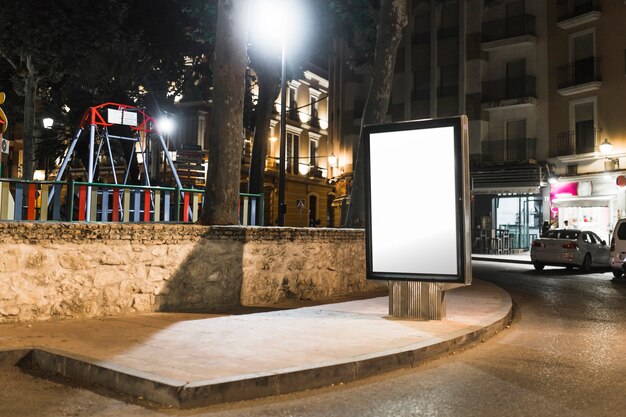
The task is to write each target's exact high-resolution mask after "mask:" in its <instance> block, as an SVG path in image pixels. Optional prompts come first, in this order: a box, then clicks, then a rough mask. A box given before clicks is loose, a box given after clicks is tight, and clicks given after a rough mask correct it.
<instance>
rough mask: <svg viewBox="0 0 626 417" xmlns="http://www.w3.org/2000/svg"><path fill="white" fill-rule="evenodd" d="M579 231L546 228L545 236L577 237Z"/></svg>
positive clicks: (559, 237)
mask: <svg viewBox="0 0 626 417" xmlns="http://www.w3.org/2000/svg"><path fill="white" fill-rule="evenodd" d="M579 233H580V232H579V231H578V230H548V232H547V233H546V236H545V237H547V238H549V239H578V234H579ZM624 233H626V231H625V232H624Z"/></svg>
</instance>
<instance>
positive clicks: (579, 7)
mask: <svg viewBox="0 0 626 417" xmlns="http://www.w3.org/2000/svg"><path fill="white" fill-rule="evenodd" d="M599 11H601V7H600V0H560V1H559V2H558V4H557V18H556V20H557V21H558V22H562V21H564V20H567V19H571V18H573V17H576V16H581V15H584V14H585V13H589V12H599Z"/></svg>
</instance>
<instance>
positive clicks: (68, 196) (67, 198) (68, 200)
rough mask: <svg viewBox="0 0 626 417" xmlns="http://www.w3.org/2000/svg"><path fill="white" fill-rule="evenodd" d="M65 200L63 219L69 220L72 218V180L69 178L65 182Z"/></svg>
mask: <svg viewBox="0 0 626 417" xmlns="http://www.w3.org/2000/svg"><path fill="white" fill-rule="evenodd" d="M65 201H66V202H65V207H67V212H66V213H65V220H67V221H68V222H71V221H73V219H74V180H69V181H68V183H67V194H66V196H65Z"/></svg>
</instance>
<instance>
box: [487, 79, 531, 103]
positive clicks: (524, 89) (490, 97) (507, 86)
mask: <svg viewBox="0 0 626 417" xmlns="http://www.w3.org/2000/svg"><path fill="white" fill-rule="evenodd" d="M536 90H537V88H536V78H535V77H533V76H526V77H519V78H503V79H500V80H493V81H485V82H483V85H482V91H483V92H482V105H483V108H484V109H486V110H491V109H496V108H504V107H506V108H510V107H529V106H536V105H537V91H536Z"/></svg>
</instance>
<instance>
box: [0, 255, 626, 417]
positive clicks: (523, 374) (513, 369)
mask: <svg viewBox="0 0 626 417" xmlns="http://www.w3.org/2000/svg"><path fill="white" fill-rule="evenodd" d="M474 276H475V277H476V278H480V279H483V280H486V281H491V282H493V283H495V284H497V285H500V286H501V287H503V288H504V289H506V290H507V291H508V292H509V293H510V294H511V296H512V297H513V301H514V308H515V314H514V321H513V323H512V326H511V328H509V329H507V330H505V331H504V332H501V333H500V334H499V335H497V336H495V337H494V338H491V339H489V340H488V341H486V342H485V343H480V344H478V345H476V346H474V347H471V348H468V349H465V350H464V351H459V352H455V353H454V354H450V355H448V356H445V357H442V358H439V359H436V360H433V361H431V362H429V363H426V364H423V365H421V366H419V367H417V368H414V369H410V370H403V371H398V372H393V373H389V374H386V375H382V376H378V377H375V378H371V379H367V380H364V381H360V382H357V383H353V384H348V385H342V386H335V387H329V388H325V389H320V390H314V391H308V392H304V393H298V394H294V395H287V396H282V397H278V398H270V399H264V400H259V401H251V402H246V403H238V404H232V405H227V406H219V407H212V408H205V409H195V410H182V411H181V410H173V409H165V410H163V409H161V410H155V409H149V408H143V407H140V406H137V405H132V404H126V403H124V402H123V401H120V400H117V399H113V398H110V397H106V396H102V395H99V394H96V393H94V392H91V391H87V390H82V389H78V388H73V387H69V386H67V385H63V384H57V383H54V382H50V381H45V380H40V379H37V378H33V377H31V376H28V375H25V374H22V373H20V372H18V371H16V370H0V416H3V417H13V416H16V417H17V416H19V417H23V416H128V417H134V416H219V417H226V416H259V417H260V416H324V417H333V416H464V417H467V416H533V417H539V416H571V417H578V416H580V417H583V416H585V417H588V416H625V415H626V279H620V280H614V279H613V277H612V275H611V274H610V273H609V272H602V271H594V272H592V273H589V274H582V273H580V272H579V271H577V270H573V271H568V270H565V269H564V268H550V267H546V269H545V270H544V271H541V272H538V271H534V270H533V269H532V266H531V265H519V264H504V263H490V262H475V263H474ZM18 399H19V400H18Z"/></svg>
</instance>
